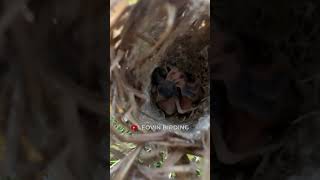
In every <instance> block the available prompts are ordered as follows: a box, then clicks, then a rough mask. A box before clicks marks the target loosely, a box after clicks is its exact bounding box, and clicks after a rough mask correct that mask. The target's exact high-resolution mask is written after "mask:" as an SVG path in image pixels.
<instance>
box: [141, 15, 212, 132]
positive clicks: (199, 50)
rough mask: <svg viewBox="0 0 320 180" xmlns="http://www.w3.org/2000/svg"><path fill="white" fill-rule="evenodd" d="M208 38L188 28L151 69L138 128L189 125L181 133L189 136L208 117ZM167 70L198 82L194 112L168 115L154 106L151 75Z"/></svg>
mask: <svg viewBox="0 0 320 180" xmlns="http://www.w3.org/2000/svg"><path fill="white" fill-rule="evenodd" d="M203 22H204V21H203ZM200 31H203V32H200ZM208 34H209V33H208V32H206V30H202V29H201V28H200V29H199V28H191V29H190V30H188V31H187V32H186V33H185V34H183V35H181V36H179V37H177V39H176V40H175V41H174V42H173V43H172V44H171V45H170V46H168V48H167V51H166V53H164V54H163V55H162V57H161V58H160V62H159V63H158V64H156V65H155V66H153V69H152V71H151V73H150V75H149V79H150V80H149V85H147V86H146V90H145V92H146V94H147V96H148V97H149V100H148V101H147V102H145V104H144V105H142V108H141V110H142V112H143V113H142V114H143V117H142V118H141V122H140V123H141V124H149V125H188V128H187V129H184V130H183V131H188V132H190V131H192V130H194V128H195V127H196V125H197V123H198V120H199V119H200V118H201V117H204V116H206V115H208V114H209V98H208V97H209V70H208V56H207V53H208V51H207V50H208V46H209V37H208ZM168 66H170V67H174V68H177V69H179V71H181V72H183V73H185V74H187V75H191V76H192V77H193V78H194V79H197V80H199V81H200V84H201V89H202V90H203V96H202V97H201V99H200V100H199V101H197V102H196V103H193V105H192V107H193V108H196V109H195V110H193V111H190V112H187V113H184V114H180V113H178V112H175V113H174V114H172V115H167V114H166V113H164V111H163V110H162V109H161V108H160V107H159V106H158V105H157V103H156V101H155V97H153V96H154V95H153V94H152V88H153V87H152V83H151V75H152V72H153V71H154V69H155V68H157V67H161V68H168ZM169 69H170V68H169Z"/></svg>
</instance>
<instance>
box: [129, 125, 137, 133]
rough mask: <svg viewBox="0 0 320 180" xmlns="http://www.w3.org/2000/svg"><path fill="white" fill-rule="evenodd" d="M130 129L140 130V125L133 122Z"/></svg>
mask: <svg viewBox="0 0 320 180" xmlns="http://www.w3.org/2000/svg"><path fill="white" fill-rule="evenodd" d="M130 129H131V131H134V132H136V131H138V126H137V125H135V124H132V125H131V127H130Z"/></svg>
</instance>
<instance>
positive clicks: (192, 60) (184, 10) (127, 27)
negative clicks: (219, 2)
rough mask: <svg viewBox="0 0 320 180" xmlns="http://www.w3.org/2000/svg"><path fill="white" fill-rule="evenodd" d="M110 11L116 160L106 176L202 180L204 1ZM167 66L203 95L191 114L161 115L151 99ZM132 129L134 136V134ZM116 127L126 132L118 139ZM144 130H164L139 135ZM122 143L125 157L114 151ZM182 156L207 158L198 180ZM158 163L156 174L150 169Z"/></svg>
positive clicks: (206, 114)
mask: <svg viewBox="0 0 320 180" xmlns="http://www.w3.org/2000/svg"><path fill="white" fill-rule="evenodd" d="M110 5H111V9H110V59H111V64H110V77H111V86H110V102H111V107H110V113H111V120H112V122H113V123H112V124H111V126H110V128H111V159H112V158H114V159H119V161H120V162H119V163H117V164H116V165H115V166H114V167H112V168H111V170H110V171H111V176H112V177H113V178H115V179H123V178H125V177H129V176H128V175H129V174H131V173H133V176H130V177H145V178H146V179H159V178H164V177H166V178H168V175H170V174H172V173H174V174H175V176H176V178H178V179H179V178H182V179H188V178H191V179H197V178H200V177H202V178H204V179H208V177H209V161H208V160H209V154H210V153H209V151H210V149H209V147H210V145H209V144H210V140H209V136H210V133H209V120H210V103H209V74H208V72H209V71H208V51H207V49H208V46H209V34H210V17H209V16H210V15H209V1H205V0H204V1H191V0H190V1H187V0H186V1H178V0H177V1H174V0H168V1H158V0H154V1H148V0H141V1H139V2H138V3H136V4H134V5H130V3H128V1H121V0H120V1H113V2H111V4H110ZM168 64H174V65H175V66H176V67H177V68H178V69H179V70H181V71H183V72H188V73H191V74H192V75H193V76H194V77H196V78H197V79H199V80H200V82H201V88H202V89H203V90H204V95H203V98H202V99H201V100H200V101H199V102H198V103H197V104H196V106H197V108H196V109H195V110H194V111H192V112H190V113H186V114H179V113H176V114H174V115H172V116H167V115H165V114H164V112H163V111H162V110H161V109H160V108H158V106H157V105H156V103H155V102H154V100H153V99H152V98H151V97H152V96H151V89H152V87H151V74H152V72H153V70H154V69H155V68H156V67H165V66H167V65H168ZM136 125H137V127H138V129H135V128H132V127H134V126H136ZM148 125H149V126H148ZM119 126H121V127H123V129H125V130H130V128H131V129H132V130H131V131H130V132H129V134H125V133H121V132H119V131H118V130H117V128H116V127H119ZM147 126H148V127H164V126H166V127H168V128H166V129H163V128H160V129H159V128H155V129H154V128H143V127H147ZM170 127H171V128H170ZM179 127H186V128H179ZM122 142H130V143H133V144H134V147H135V148H134V150H128V153H130V154H129V155H128V156H126V157H124V156H123V155H119V152H120V151H123V149H124V148H122V150H119V149H118V150H116V148H114V147H115V146H116V145H118V144H119V143H122ZM149 150H151V151H149ZM122 153H124V152H122ZM115 154H118V158H115V157H116V155H115ZM120 154H121V153H120ZM187 154H188V155H196V156H197V157H203V156H205V158H204V159H203V160H202V161H203V162H202V163H201V165H203V166H204V167H206V168H204V169H202V171H203V175H202V176H197V175H196V169H197V165H195V164H194V163H193V162H191V161H190V160H189V159H188V158H186V157H187V156H186V155H187ZM146 157H148V158H146ZM159 157H160V159H161V157H162V159H163V161H162V162H163V165H161V168H159V169H152V168H149V167H150V163H154V162H156V161H159ZM146 159H148V161H146ZM150 159H151V161H150ZM120 167H122V168H120ZM124 167H126V168H124ZM129 169H131V171H129ZM190 174H191V176H190ZM187 177H188V178H187Z"/></svg>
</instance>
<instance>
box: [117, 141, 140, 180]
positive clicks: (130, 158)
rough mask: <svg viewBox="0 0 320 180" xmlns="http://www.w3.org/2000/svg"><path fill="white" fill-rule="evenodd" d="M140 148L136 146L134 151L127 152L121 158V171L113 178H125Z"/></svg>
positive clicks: (120, 179) (121, 179)
mask: <svg viewBox="0 0 320 180" xmlns="http://www.w3.org/2000/svg"><path fill="white" fill-rule="evenodd" d="M141 149H142V146H138V147H137V148H136V149H135V150H134V151H132V152H131V153H129V154H128V155H127V157H126V158H125V159H123V160H122V162H121V166H122V168H121V171H120V172H119V174H118V175H117V176H116V178H115V179H119V180H124V179H125V178H126V176H127V175H128V171H129V170H130V168H131V166H132V164H133V163H134V161H135V159H136V157H137V156H138V155H139V153H140V151H141Z"/></svg>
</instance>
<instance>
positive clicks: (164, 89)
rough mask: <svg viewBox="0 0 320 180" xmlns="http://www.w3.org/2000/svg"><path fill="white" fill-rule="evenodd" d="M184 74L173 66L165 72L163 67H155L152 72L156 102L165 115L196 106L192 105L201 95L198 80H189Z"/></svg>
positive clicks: (190, 109) (189, 109)
mask: <svg viewBox="0 0 320 180" xmlns="http://www.w3.org/2000/svg"><path fill="white" fill-rule="evenodd" d="M190 80H191V79H190V78H187V76H186V74H185V73H183V72H181V71H180V70H179V69H177V68H175V67H173V68H171V69H170V71H169V73H167V74H166V71H165V69H163V68H160V67H158V68H156V69H155V70H154V71H153V73H152V85H153V93H155V94H156V98H155V100H156V103H157V105H158V106H159V107H160V109H162V110H163V111H164V112H165V113H166V114H167V115H172V114H174V113H175V112H178V113H179V114H185V113H187V112H191V111H193V110H195V109H196V108H193V107H192V105H193V103H195V102H196V101H198V100H199V98H200V97H202V95H201V93H202V91H201V90H200V89H201V84H200V83H199V81H194V82H193V81H190Z"/></svg>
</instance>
